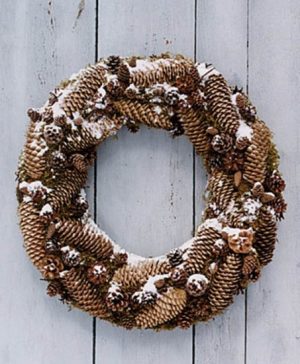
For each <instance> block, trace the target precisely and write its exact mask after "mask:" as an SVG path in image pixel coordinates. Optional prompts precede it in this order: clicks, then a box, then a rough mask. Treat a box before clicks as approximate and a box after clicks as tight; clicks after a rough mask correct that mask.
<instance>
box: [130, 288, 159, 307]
mask: <svg viewBox="0 0 300 364" xmlns="http://www.w3.org/2000/svg"><path fill="white" fill-rule="evenodd" d="M131 300H132V302H133V303H134V304H136V305H142V306H145V305H153V303H155V302H156V300H157V293H156V292H152V291H139V292H135V293H134V294H133V295H132V297H131Z"/></svg>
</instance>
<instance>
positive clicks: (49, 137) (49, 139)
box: [44, 124, 64, 145]
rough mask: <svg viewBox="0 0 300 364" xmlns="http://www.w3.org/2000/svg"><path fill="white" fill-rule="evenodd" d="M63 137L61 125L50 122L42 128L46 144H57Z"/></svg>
mask: <svg viewBox="0 0 300 364" xmlns="http://www.w3.org/2000/svg"><path fill="white" fill-rule="evenodd" d="M63 138H64V133H63V130H62V128H61V127H59V126H57V125H55V124H50V125H46V126H45V128H44V139H45V140H46V143H47V144H48V145H56V144H59V143H60V142H61V141H62V140H63Z"/></svg>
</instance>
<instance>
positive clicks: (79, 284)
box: [61, 268, 111, 319]
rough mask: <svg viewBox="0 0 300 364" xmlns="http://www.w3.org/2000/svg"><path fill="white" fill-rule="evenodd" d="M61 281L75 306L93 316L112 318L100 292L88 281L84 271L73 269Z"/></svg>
mask: <svg viewBox="0 0 300 364" xmlns="http://www.w3.org/2000/svg"><path fill="white" fill-rule="evenodd" d="M61 281H62V283H63V285H64V287H65V288H66V290H67V293H68V295H69V297H70V299H71V300H72V303H73V304H74V305H76V306H79V307H80V308H81V309H83V310H85V311H87V312H89V313H90V314H91V315H92V316H96V317H99V318H106V319H107V318H109V317H110V316H111V314H110V313H109V312H108V311H107V308H106V304H105V302H104V300H103V299H102V298H101V296H100V292H99V290H98V289H97V287H95V286H94V285H93V284H92V283H90V282H89V281H88V280H87V278H86V276H85V274H84V272H83V271H81V270H78V269H77V268H76V269H75V268H72V269H71V270H69V271H68V272H67V273H66V274H64V275H63V277H62V278H61Z"/></svg>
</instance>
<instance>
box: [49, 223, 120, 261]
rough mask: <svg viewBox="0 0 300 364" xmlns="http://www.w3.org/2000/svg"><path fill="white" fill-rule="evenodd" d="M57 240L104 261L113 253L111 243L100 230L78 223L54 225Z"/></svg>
mask: <svg viewBox="0 0 300 364" xmlns="http://www.w3.org/2000/svg"><path fill="white" fill-rule="evenodd" d="M56 231H57V234H58V236H59V239H60V240H61V241H62V242H63V243H65V244H66V245H71V246H74V247H76V248H77V249H78V250H80V251H84V252H86V253H89V254H91V255H93V256H95V257H96V258H97V259H99V260H101V259H105V258H107V257H109V256H111V254H112V252H113V248H112V241H111V240H110V239H109V237H108V236H107V235H106V234H105V233H103V232H102V231H101V230H100V229H99V230H98V231H95V230H94V227H93V226H91V225H88V224H84V223H82V222H80V221H71V220H63V221H60V222H59V223H58V224H57V225H56Z"/></svg>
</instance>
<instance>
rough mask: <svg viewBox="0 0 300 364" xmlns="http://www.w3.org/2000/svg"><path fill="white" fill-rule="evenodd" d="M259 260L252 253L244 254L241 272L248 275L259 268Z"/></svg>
mask: <svg viewBox="0 0 300 364" xmlns="http://www.w3.org/2000/svg"><path fill="white" fill-rule="evenodd" d="M259 266H260V264H259V260H258V258H257V257H256V256H255V255H254V254H250V255H246V256H245V257H244V260H243V267H242V273H243V275H244V276H247V277H250V276H251V274H252V273H254V272H255V271H257V270H259Z"/></svg>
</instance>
